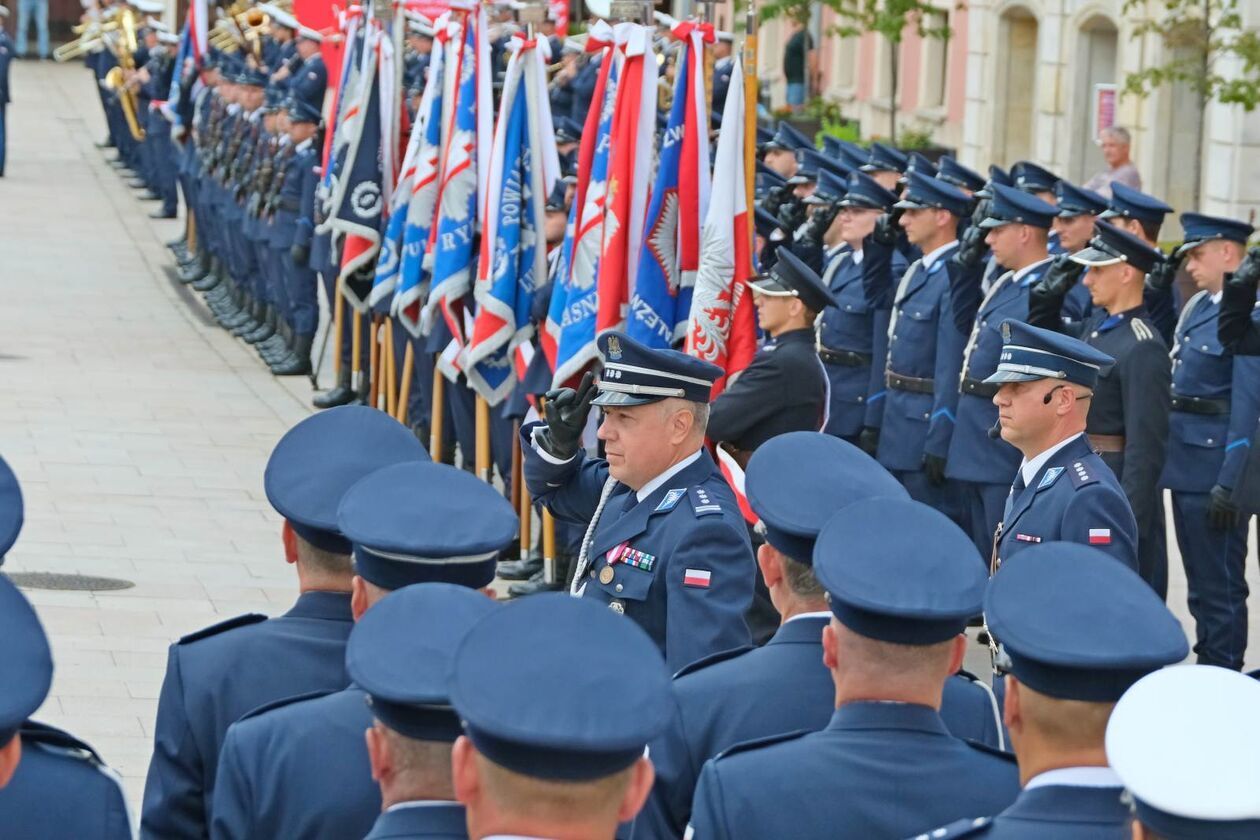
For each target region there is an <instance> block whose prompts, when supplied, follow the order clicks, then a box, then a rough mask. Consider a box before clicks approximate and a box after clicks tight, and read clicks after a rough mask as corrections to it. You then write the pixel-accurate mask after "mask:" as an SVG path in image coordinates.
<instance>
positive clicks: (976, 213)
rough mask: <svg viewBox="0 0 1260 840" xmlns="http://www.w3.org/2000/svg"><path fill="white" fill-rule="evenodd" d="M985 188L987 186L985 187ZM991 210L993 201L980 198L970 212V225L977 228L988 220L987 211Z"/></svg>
mask: <svg viewBox="0 0 1260 840" xmlns="http://www.w3.org/2000/svg"><path fill="white" fill-rule="evenodd" d="M986 186H987V185H986ZM992 209H993V199H991V198H982V199H980V200H979V201H977V202H976V206H975V207H973V208H972V210H971V225H972V227H976V226H978V225H979V224H980V223H981V222H983V221H984V220H985V219H987V218H989V211H990V210H992Z"/></svg>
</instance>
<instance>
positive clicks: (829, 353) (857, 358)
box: [818, 347, 871, 367]
mask: <svg viewBox="0 0 1260 840" xmlns="http://www.w3.org/2000/svg"><path fill="white" fill-rule="evenodd" d="M818 358H820V359H822V361H823V364H827V365H840V366H841V367H866V366H867V365H869V364H870V363H871V356H870V354H869V353H858V352H856V351H854V350H832V349H830V348H827V347H819V348H818Z"/></svg>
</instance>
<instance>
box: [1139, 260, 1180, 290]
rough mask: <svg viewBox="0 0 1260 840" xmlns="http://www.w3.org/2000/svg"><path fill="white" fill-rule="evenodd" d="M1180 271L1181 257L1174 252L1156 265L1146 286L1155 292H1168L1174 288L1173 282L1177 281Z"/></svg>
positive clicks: (1147, 278)
mask: <svg viewBox="0 0 1260 840" xmlns="http://www.w3.org/2000/svg"><path fill="white" fill-rule="evenodd" d="M1180 270H1181V257H1179V256H1177V252H1176V251H1173V252H1172V253H1171V254H1169V255H1168V256H1166V257H1164V258H1163V259H1162V260H1160V261H1159V262H1157V263H1155V267H1154V268H1152V269H1151V273H1150V274H1148V275H1147V276H1146V285H1147V287H1148V288H1149V289H1150V290H1151V291H1153V292H1166V291H1168V289H1170V288H1172V284H1173V282H1174V281H1175V280H1176V279H1177V272H1178V271H1180Z"/></svg>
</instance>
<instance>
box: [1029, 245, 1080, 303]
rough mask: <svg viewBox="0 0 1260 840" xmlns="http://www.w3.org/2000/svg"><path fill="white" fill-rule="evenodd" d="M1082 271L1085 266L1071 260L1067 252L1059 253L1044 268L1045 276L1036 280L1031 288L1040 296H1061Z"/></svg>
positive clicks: (1075, 281)
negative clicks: (1046, 267)
mask: <svg viewBox="0 0 1260 840" xmlns="http://www.w3.org/2000/svg"><path fill="white" fill-rule="evenodd" d="M1084 273H1085V266H1083V265H1081V264H1080V263H1078V262H1073V261H1072V258H1071V257H1070V256H1068V255H1067V254H1059V255H1058V256H1057V257H1055V258H1054V262H1052V263H1051V264H1050V268H1048V269H1046V276H1045V277H1042V278H1041V279H1040V280H1038V281H1037V284H1036V285H1035V286H1034V287H1033V288H1034V289H1035V290H1036V292H1037V294H1039V295H1041V296H1042V297H1048V298H1054V297H1057V298H1061V297H1064V296H1066V295H1067V293H1068V292H1070V291H1071V290H1072V287H1073V286H1075V285H1076V283H1077V281H1078V280H1080V279H1081V275H1082V274H1084Z"/></svg>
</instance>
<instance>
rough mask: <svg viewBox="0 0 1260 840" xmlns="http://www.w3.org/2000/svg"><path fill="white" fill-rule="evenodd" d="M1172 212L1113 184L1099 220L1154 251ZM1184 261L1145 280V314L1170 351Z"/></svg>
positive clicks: (1164, 267)
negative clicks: (1166, 219)
mask: <svg viewBox="0 0 1260 840" xmlns="http://www.w3.org/2000/svg"><path fill="white" fill-rule="evenodd" d="M1172 211H1173V209H1172V208H1171V207H1169V206H1168V205H1167V204H1165V203H1164V202H1162V201H1160V200H1159V199H1158V198H1156V197H1155V196H1153V195H1147V194H1146V193H1143V192H1138V191H1137V190H1135V189H1133V188H1132V187H1126V186H1125V185H1124V184H1121V183H1120V182H1119V181H1113V182H1112V184H1111V200H1110V201H1109V202H1108V204H1107V209H1106V210H1104V211H1103V212H1102V214H1101V215H1100V216H1099V217H1098V218H1099V219H1102V220H1103V221H1106V222H1108V223H1110V224H1113V225H1115V226H1116V227H1118V228H1120V229H1121V230H1126V231H1128V232H1129V233H1131V234H1133V235H1134V236H1137V237H1139V238H1140V239H1141V240H1142V241H1143V242H1145V243H1146V244H1147V245H1150V246H1151V247H1152V248H1155V249H1158V248H1159V231H1160V228H1161V227H1163V224H1164V216H1166V215H1167V214H1169V213H1171V212H1172ZM1180 268H1181V261H1180V260H1179V259H1176V258H1170V259H1165V260H1164V261H1163V262H1162V263H1160V264H1158V265H1156V267H1155V269H1154V270H1153V271H1151V273H1150V274H1148V275H1147V277H1146V295H1145V301H1146V310H1147V312H1149V313H1150V316H1151V321H1152V322H1153V323H1154V324H1155V327H1156V329H1158V330H1159V334H1160V335H1161V336H1162V337H1163V339H1164V344H1166V345H1168V346H1169V347H1171V346H1172V343H1173V327H1175V326H1176V324H1177V310H1178V301H1177V299H1176V298H1177V295H1176V292H1177V287H1176V286H1175V281H1176V279H1177V272H1178V270H1179V269H1180Z"/></svg>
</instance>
